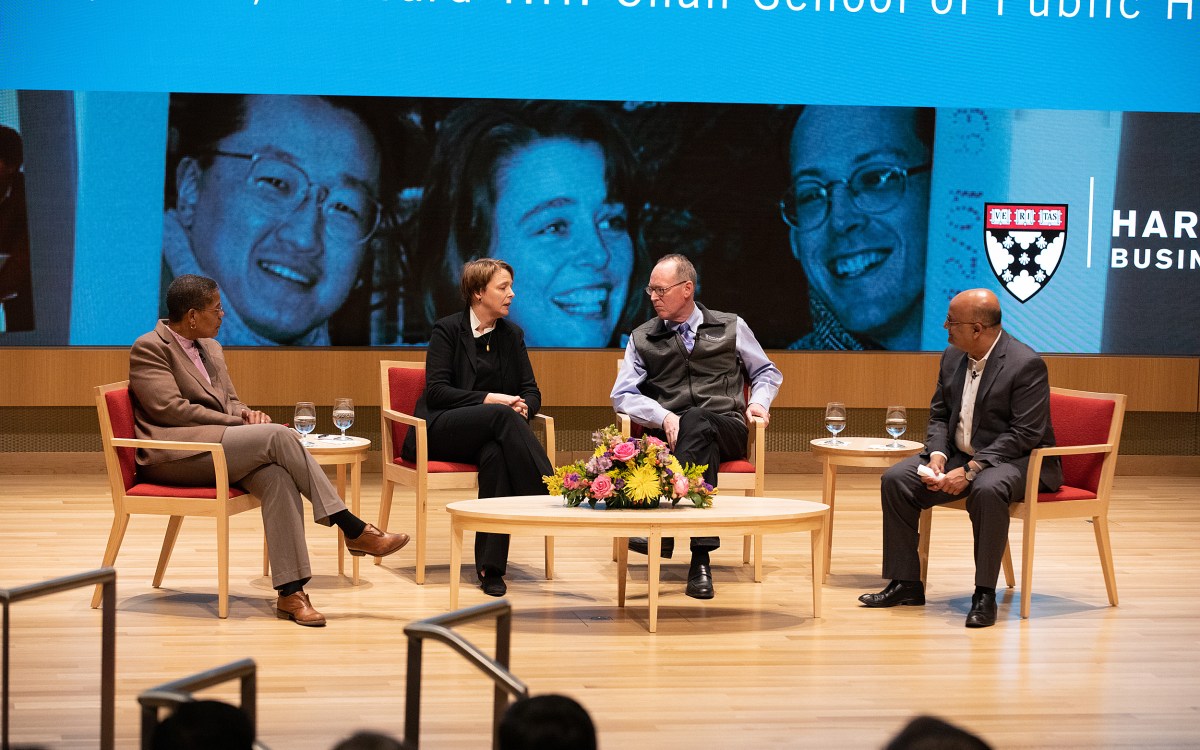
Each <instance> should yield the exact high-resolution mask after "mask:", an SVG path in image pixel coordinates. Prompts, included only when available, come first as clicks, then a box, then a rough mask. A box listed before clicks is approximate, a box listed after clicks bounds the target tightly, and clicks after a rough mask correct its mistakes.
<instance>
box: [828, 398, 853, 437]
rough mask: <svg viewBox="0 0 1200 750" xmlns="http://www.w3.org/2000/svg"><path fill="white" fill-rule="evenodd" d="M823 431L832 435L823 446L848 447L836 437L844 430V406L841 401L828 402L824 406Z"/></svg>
mask: <svg viewBox="0 0 1200 750" xmlns="http://www.w3.org/2000/svg"><path fill="white" fill-rule="evenodd" d="M825 429H827V430H829V432H830V433H831V434H832V435H833V437H831V438H829V439H828V440H826V441H825V445H849V443H847V442H846V441H844V440H838V437H837V436H838V433H839V432H841V431H842V430H844V429H846V405H845V404H843V403H842V402H841V401H830V402H829V403H828V404H826V405H825Z"/></svg>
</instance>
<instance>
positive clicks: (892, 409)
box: [883, 406, 908, 448]
mask: <svg viewBox="0 0 1200 750" xmlns="http://www.w3.org/2000/svg"><path fill="white" fill-rule="evenodd" d="M883 428H884V429H885V430H887V434H889V435H891V436H892V442H890V443H888V444H887V447H889V448H903V447H904V444H903V443H901V442H900V441H899V440H897V439H896V438H898V437H900V436H901V435H903V434H904V431H905V430H907V429H908V411H907V410H906V409H905V408H904V407H903V406H889V407H888V408H887V414H886V416H884V418H883Z"/></svg>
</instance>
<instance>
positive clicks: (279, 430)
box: [129, 274, 408, 626]
mask: <svg viewBox="0 0 1200 750" xmlns="http://www.w3.org/2000/svg"><path fill="white" fill-rule="evenodd" d="M223 312H224V311H223V310H222V308H221V293H220V291H219V290H218V289H217V283H216V282H215V281H213V280H212V279H209V278H206V277H204V276H195V275H192V274H185V275H183V276H179V277H177V278H176V279H175V280H174V281H172V282H171V285H170V287H169V288H168V289H167V314H168V319H167V320H160V321H159V322H158V325H156V326H155V327H154V330H153V331H150V332H149V333H147V334H145V335H143V336H141V337H140V338H138V340H137V341H135V342H134V344H133V349H132V351H130V353H129V387H130V390H131V391H132V393H133V407H134V422H135V427H136V431H137V436H138V437H139V438H148V439H153V440H183V441H202V442H213V443H221V445H222V447H223V448H224V449H225V456H226V459H227V463H228V469H229V481H230V482H233V483H237V484H239V485H241V486H242V487H243V488H245V489H246V490H248V491H249V492H252V493H254V494H255V495H256V496H257V497H258V498H259V499H260V500H261V501H262V515H263V526H264V528H265V531H266V535H267V548H268V552H269V554H270V558H271V583H272V585H273V586H274V587H275V589H276V590H277V591H278V592H279V599H278V601H277V602H276V605H275V608H276V614H277V615H278V616H279V617H280V618H283V619H290V620H294V621H295V622H296V623H298V624H300V625H307V626H321V625H324V624H325V617H324V615H322V614H321V613H320V612H318V611H317V610H316V609H314V608H313V606H312V603H311V602H310V601H309V598H308V594H306V593H304V584H305V583H307V582H308V580H309V578H310V577H311V576H312V570H311V568H310V567H309V562H308V548H307V546H306V545H305V542H304V524H303V515H304V514H303V504H302V503H301V495H303V496H304V497H307V498H308V501H309V502H310V503H312V506H313V518H314V520H315V521H316V522H317V523H319V524H323V525H325V526H329V525H331V524H337V525H338V527H339V528H340V529H341V530H342V531H343V532H344V533H345V537H346V548H347V549H348V550H349V551H350V554H352V555H372V556H376V555H379V556H382V555H390V554H391V553H393V552H395V551H397V550H399V549H400V548H401V547H403V546H404V545H405V544H407V543H408V535H407V534H387V533H384V532H381V531H380V530H379V529H377V528H375V527H374V526H372V525H371V524H369V523H364V522H363V521H362V520H361V519H359V518H357V517H355V516H354V515H353V514H352V513H350V511H349V510H347V509H346V505H345V503H343V502H342V499H341V498H340V497H338V494H337V491H336V490H334V488H333V486H332V485H331V484H330V483H329V479H328V478H327V477H326V476H325V472H324V471H323V470H322V469H321V467H320V466H319V465H318V464H317V462H316V461H315V460H313V458H312V456H310V455H309V453H308V452H307V451H306V450H304V448H303V447H301V446H300V443H299V441H298V440H297V436H296V434H295V433H294V432H292V431H291V430H290V429H288V428H287V427H284V426H282V425H276V424H271V418H270V417H269V416H267V415H266V414H264V413H263V412H261V411H256V410H254V409H251V408H250V407H248V406H246V405H245V404H243V403H242V402H241V401H239V400H238V397H237V392H236V391H235V390H234V388H233V381H232V380H230V378H229V371H228V370H227V369H226V367H225V357H224V355H223V354H222V352H221V345H220V344H218V343H217V342H216V341H214V340H213V337H215V336H216V335H217V331H218V330H220V328H221V317H222V315H223ZM137 461H138V473H139V474H140V475H141V476H142V477H144V478H145V479H146V480H147V481H151V482H158V483H162V484H174V485H185V486H186V485H197V486H201V485H208V484H212V482H213V480H214V475H213V471H214V470H213V463H212V457H211V455H210V454H208V453H195V454H187V453H181V452H179V451H156V450H139V451H138V456H137Z"/></svg>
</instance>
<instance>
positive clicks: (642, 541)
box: [629, 536, 675, 560]
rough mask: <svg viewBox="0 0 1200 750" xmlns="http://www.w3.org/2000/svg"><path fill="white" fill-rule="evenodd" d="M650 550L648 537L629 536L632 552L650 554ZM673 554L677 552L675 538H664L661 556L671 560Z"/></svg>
mask: <svg viewBox="0 0 1200 750" xmlns="http://www.w3.org/2000/svg"><path fill="white" fill-rule="evenodd" d="M649 550H650V543H649V542H648V541H646V537H644V536H631V537H629V551H630V552H636V553H638V554H639V555H648V554H650V552H649ZM673 554H675V539H674V538H672V537H665V538H663V540H662V549H661V554H660V555H659V556H660V557H662V559H664V560H670V559H671V555H673Z"/></svg>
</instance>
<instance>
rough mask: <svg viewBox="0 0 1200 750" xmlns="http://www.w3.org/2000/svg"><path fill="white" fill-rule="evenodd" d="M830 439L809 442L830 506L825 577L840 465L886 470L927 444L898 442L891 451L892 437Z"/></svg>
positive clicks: (831, 537)
mask: <svg viewBox="0 0 1200 750" xmlns="http://www.w3.org/2000/svg"><path fill="white" fill-rule="evenodd" d="M830 439H831V438H819V439H817V440H813V441H812V442H810V443H809V445H811V446H812V452H813V455H814V456H820V457H821V477H822V479H823V482H822V485H821V502H823V503H825V504H826V505H828V506H829V528H828V531H827V533H826V534H825V565H824V569H825V575H826V576H828V575H829V564H830V553H831V552H832V550H833V508H834V491H835V490H836V489H837V469H838V467H839V466H869V467H876V468H880V469H886V468H887V467H889V466H891V465H892V464H894V463H896V462H897V461H900V460H901V459H904V458H907V457H909V456H912V455H914V454H917V453H920V452H921V449H923V448H924V447H925V444H924V443H918V442H917V441H915V440H897V441H896V442H897V443H900V445H902V446H903V447H902V448H889V447H887V444H889V443H891V442H892V439H891V438H890V437H882V438H870V437H840V438H838V439H839V440H840V441H841V442H842V443H844V445H830V444H829V441H830Z"/></svg>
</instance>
